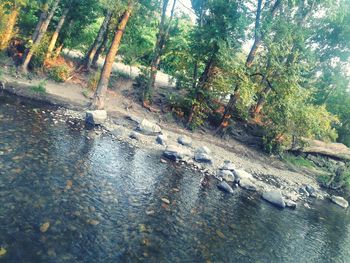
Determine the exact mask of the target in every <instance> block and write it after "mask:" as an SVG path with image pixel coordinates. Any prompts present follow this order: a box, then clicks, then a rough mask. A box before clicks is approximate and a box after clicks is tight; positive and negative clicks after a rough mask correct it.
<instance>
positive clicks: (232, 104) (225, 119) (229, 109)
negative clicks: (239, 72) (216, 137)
mask: <svg viewBox="0 0 350 263" xmlns="http://www.w3.org/2000/svg"><path fill="white" fill-rule="evenodd" d="M238 99H239V87H238V86H237V87H236V88H235V92H234V93H233V94H231V95H230V100H229V102H228V103H227V105H226V107H225V112H224V114H223V116H222V118H221V121H220V125H219V127H218V129H217V130H216V133H219V132H221V131H223V129H225V128H226V127H227V126H228V125H229V120H230V119H231V117H232V115H233V111H234V109H235V108H236V103H237V100H238Z"/></svg>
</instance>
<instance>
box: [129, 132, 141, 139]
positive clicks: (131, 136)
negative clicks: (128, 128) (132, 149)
mask: <svg viewBox="0 0 350 263" xmlns="http://www.w3.org/2000/svg"><path fill="white" fill-rule="evenodd" d="M129 137H130V138H131V139H134V140H136V141H139V140H140V139H141V134H139V133H138V132H134V131H132V132H131V133H130V135H129Z"/></svg>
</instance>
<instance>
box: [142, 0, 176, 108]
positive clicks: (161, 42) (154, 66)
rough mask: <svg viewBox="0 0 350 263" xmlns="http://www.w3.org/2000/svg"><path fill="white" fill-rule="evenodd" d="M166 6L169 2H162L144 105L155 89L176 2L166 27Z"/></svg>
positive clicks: (167, 0) (166, 0) (165, 0)
mask: <svg viewBox="0 0 350 263" xmlns="http://www.w3.org/2000/svg"><path fill="white" fill-rule="evenodd" d="M168 4H169V0H164V1H163V8H162V17H161V21H160V25H159V32H158V36H157V42H156V47H155V49H154V56H153V60H152V62H151V73H150V79H149V85H148V92H146V93H148V94H147V96H146V97H144V98H143V100H144V104H145V103H147V100H148V99H150V97H151V96H152V91H153V89H154V87H155V83H156V78H157V72H158V68H159V64H160V61H161V57H162V55H163V52H164V49H165V45H166V41H167V39H168V36H169V30H170V26H171V21H172V19H173V17H174V11H175V5H176V0H174V2H173V6H172V8H171V12H170V18H169V21H168V23H167V25H166V23H165V20H166V11H167V8H168ZM147 97H148V98H147ZM145 100H146V101H145Z"/></svg>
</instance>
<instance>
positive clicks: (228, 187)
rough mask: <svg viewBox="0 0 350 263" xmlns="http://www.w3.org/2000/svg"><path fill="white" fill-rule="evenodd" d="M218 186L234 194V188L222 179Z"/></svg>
mask: <svg viewBox="0 0 350 263" xmlns="http://www.w3.org/2000/svg"><path fill="white" fill-rule="evenodd" d="M218 188H219V189H220V190H222V191H224V192H227V193H230V194H232V193H233V189H232V187H231V186H230V185H229V184H228V183H226V182H225V181H222V182H220V183H219V184H218Z"/></svg>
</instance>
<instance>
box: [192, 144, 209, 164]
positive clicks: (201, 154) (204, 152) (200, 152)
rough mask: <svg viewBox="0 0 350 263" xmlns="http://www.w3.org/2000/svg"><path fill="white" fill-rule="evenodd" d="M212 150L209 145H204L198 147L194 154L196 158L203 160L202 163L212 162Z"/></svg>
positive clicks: (199, 160) (198, 160)
mask: <svg viewBox="0 0 350 263" xmlns="http://www.w3.org/2000/svg"><path fill="white" fill-rule="evenodd" d="M210 154H211V151H210V149H209V148H208V147H206V146H202V147H199V148H197V150H196V151H195V154H194V159H195V160H196V161H197V162H202V163H212V157H211V156H210Z"/></svg>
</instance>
